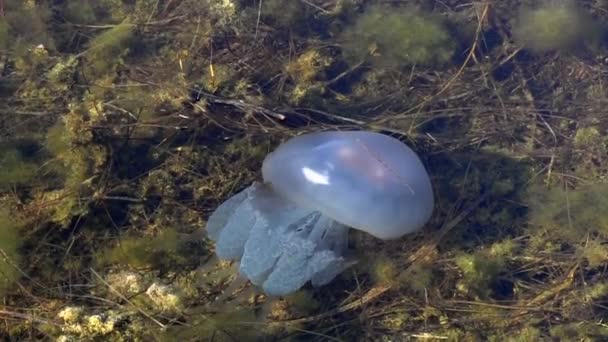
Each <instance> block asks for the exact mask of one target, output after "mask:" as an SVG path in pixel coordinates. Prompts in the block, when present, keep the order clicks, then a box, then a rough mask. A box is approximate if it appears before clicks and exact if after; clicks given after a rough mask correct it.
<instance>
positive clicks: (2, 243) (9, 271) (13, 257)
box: [0, 206, 22, 298]
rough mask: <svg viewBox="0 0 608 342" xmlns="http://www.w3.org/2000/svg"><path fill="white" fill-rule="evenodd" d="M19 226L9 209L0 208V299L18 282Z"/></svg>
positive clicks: (20, 241) (19, 256) (19, 259)
mask: <svg viewBox="0 0 608 342" xmlns="http://www.w3.org/2000/svg"><path fill="white" fill-rule="evenodd" d="M20 228H21V224H20V222H19V220H18V219H16V217H15V215H14V213H11V211H10V210H9V208H7V207H4V206H0V298H1V297H3V296H4V295H5V294H6V291H7V290H8V289H9V288H10V287H11V286H12V285H13V283H14V282H15V281H16V280H18V278H19V275H20V272H19V269H18V267H19V263H20V261H21V255H20V253H19V247H20V246H21V243H22V240H21V235H20V233H19V229H20Z"/></svg>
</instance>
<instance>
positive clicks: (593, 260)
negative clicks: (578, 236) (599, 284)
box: [578, 239, 608, 268]
mask: <svg viewBox="0 0 608 342" xmlns="http://www.w3.org/2000/svg"><path fill="white" fill-rule="evenodd" d="M578 253H579V255H580V256H581V257H582V258H584V259H585V260H587V262H588V263H589V267H592V268H594V267H601V266H603V265H605V264H606V263H607V262H608V245H606V244H602V241H601V239H594V240H589V241H588V242H587V243H585V244H584V245H581V246H578Z"/></svg>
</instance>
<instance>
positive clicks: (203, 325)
mask: <svg viewBox="0 0 608 342" xmlns="http://www.w3.org/2000/svg"><path fill="white" fill-rule="evenodd" d="M257 321H258V319H257V318H256V317H255V314H254V311H253V310H251V309H247V308H234V309H232V310H231V311H230V312H225V313H215V314H210V315H196V316H193V317H192V319H191V320H190V321H189V322H188V325H187V326H172V327H169V329H168V330H167V331H166V333H164V334H163V335H162V336H161V338H160V341H211V340H214V341H257V340H259V338H260V331H259V327H257V326H256V325H255V323H256V322H257Z"/></svg>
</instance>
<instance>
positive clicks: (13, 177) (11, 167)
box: [0, 146, 38, 189]
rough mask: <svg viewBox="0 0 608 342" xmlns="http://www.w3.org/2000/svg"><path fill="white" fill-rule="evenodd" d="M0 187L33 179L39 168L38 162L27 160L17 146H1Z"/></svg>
mask: <svg viewBox="0 0 608 342" xmlns="http://www.w3.org/2000/svg"><path fill="white" fill-rule="evenodd" d="M0 169H1V170H2V172H0V189H3V188H6V187H9V186H11V185H15V184H25V183H28V182H29V181H31V180H32V179H33V178H34V177H35V176H36V172H37V170H38V165H36V163H33V162H30V161H27V160H26V159H25V158H24V157H23V155H22V153H21V152H20V151H19V150H18V149H16V148H10V147H8V148H2V146H0Z"/></svg>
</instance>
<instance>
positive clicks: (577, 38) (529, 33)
mask: <svg viewBox="0 0 608 342" xmlns="http://www.w3.org/2000/svg"><path fill="white" fill-rule="evenodd" d="M513 35H514V38H515V41H516V42H517V43H518V44H521V45H523V46H524V47H525V48H527V49H530V50H531V51H533V52H546V51H551V50H567V49H570V48H573V47H575V46H577V45H581V44H582V43H584V42H589V41H590V40H593V39H595V38H596V37H597V27H596V26H595V25H594V23H593V20H592V18H591V17H590V15H589V14H588V13H585V11H584V10H583V9H581V8H580V7H579V6H578V5H577V4H576V2H574V1H570V0H566V1H545V2H543V3H541V4H540V5H539V6H538V7H534V8H532V7H524V8H522V10H521V11H520V14H519V17H518V18H517V20H515V22H514V23H513Z"/></svg>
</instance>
